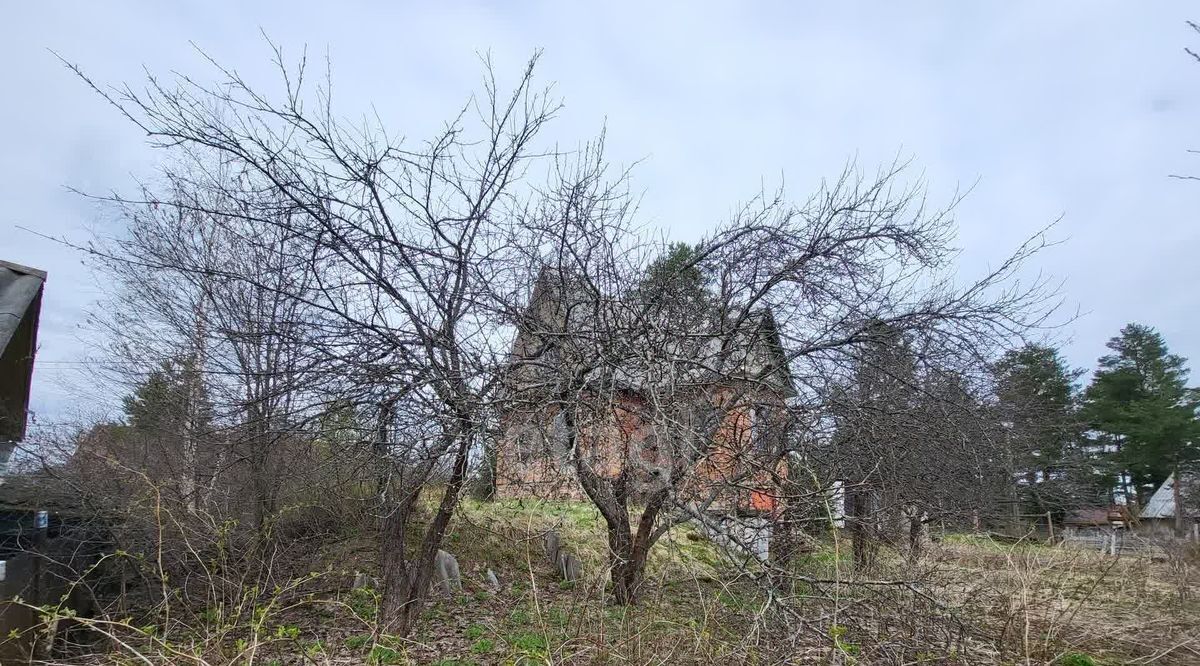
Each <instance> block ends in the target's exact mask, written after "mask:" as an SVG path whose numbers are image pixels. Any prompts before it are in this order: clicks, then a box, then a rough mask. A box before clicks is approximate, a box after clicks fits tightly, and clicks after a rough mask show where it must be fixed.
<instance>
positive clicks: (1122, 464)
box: [1085, 324, 1200, 504]
mask: <svg viewBox="0 0 1200 666" xmlns="http://www.w3.org/2000/svg"><path fill="white" fill-rule="evenodd" d="M1107 346H1108V348H1109V349H1111V350H1112V351H1113V353H1112V354H1109V355H1107V356H1104V357H1102V358H1101V359H1100V367H1099V369H1098V370H1096V374H1095V376H1094V377H1093V379H1092V384H1091V386H1089V387H1088V389H1087V392H1086V393H1085V401H1086V415H1087V417H1088V421H1089V423H1090V425H1091V427H1092V428H1093V429H1094V430H1096V431H1097V432H1098V433H1099V437H1100V438H1101V442H1102V443H1104V444H1105V445H1106V449H1107V451H1108V454H1109V459H1110V461H1111V464H1112V467H1113V470H1114V472H1116V473H1117V474H1118V475H1119V479H1120V480H1119V483H1120V485H1121V486H1122V490H1123V491H1124V492H1125V493H1126V496H1127V497H1129V498H1130V499H1131V500H1134V501H1136V502H1137V503H1138V504H1144V503H1145V501H1146V500H1147V499H1148V498H1149V496H1150V494H1151V493H1152V492H1153V490H1154V488H1155V487H1157V486H1158V485H1159V484H1161V483H1162V482H1163V481H1164V480H1165V479H1166V477H1167V475H1169V474H1173V473H1174V474H1176V475H1177V477H1176V478H1178V473H1179V472H1181V471H1185V470H1187V469H1189V468H1191V467H1193V466H1195V465H1196V463H1197V461H1198V460H1200V448H1198V447H1197V445H1196V444H1197V442H1196V437H1197V434H1200V433H1198V430H1197V420H1196V409H1197V407H1198V406H1200V400H1198V397H1200V396H1198V394H1197V391H1196V390H1195V389H1191V388H1188V387H1187V386H1186V381H1187V374H1188V370H1187V367H1186V365H1185V364H1186V362H1187V361H1186V359H1184V358H1183V357H1181V356H1177V355H1175V354H1172V353H1170V352H1169V351H1168V349H1167V345H1166V343H1165V342H1164V341H1163V337H1162V335H1161V334H1159V333H1158V332H1157V331H1155V330H1154V329H1153V328H1151V327H1149V326H1143V325H1141V324H1128V325H1126V326H1125V327H1124V328H1122V329H1121V334H1120V335H1119V336H1117V337H1115V338H1113V339H1111V340H1109V342H1108V345H1107Z"/></svg>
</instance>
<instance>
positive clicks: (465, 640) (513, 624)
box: [73, 501, 1200, 666]
mask: <svg viewBox="0 0 1200 666" xmlns="http://www.w3.org/2000/svg"><path fill="white" fill-rule="evenodd" d="M548 529H555V530H558V531H559V532H560V533H561V534H562V536H563V540H564V543H565V544H566V545H567V546H568V547H569V548H571V549H572V550H573V551H575V552H576V553H577V554H578V555H579V556H580V558H581V559H582V560H583V562H584V564H585V568H584V569H585V576H584V579H583V580H581V581H579V582H578V583H577V584H575V585H563V584H560V583H559V581H558V579H557V576H556V575H555V572H554V570H553V568H552V567H551V566H550V564H549V563H548V562H547V561H546V560H545V557H544V555H543V553H542V540H541V536H542V534H544V532H545V531H546V530H548ZM846 546H848V544H846V543H844V542H841V541H840V540H837V539H832V540H829V541H827V542H826V543H825V544H824V545H823V546H822V548H821V549H819V550H818V551H816V552H814V553H811V554H809V555H807V556H804V557H800V558H798V560H797V562H796V563H795V568H796V573H797V574H798V575H799V576H800V577H803V578H798V579H797V581H796V582H795V583H794V584H793V585H792V586H791V589H790V590H789V591H788V592H787V593H784V592H781V591H778V590H776V591H768V590H767V589H765V588H764V587H763V586H762V585H759V584H757V583H756V582H755V581H754V580H753V579H754V578H755V574H754V573H753V572H750V573H747V572H744V571H741V570H739V569H738V568H737V567H736V566H734V565H733V563H732V562H730V561H728V560H727V559H726V558H725V556H723V555H722V553H721V552H720V551H719V550H717V549H716V548H715V547H714V546H712V544H710V543H709V542H708V541H707V540H705V539H704V538H702V537H700V536H699V535H698V534H696V533H695V532H694V531H693V530H691V529H690V528H681V529H678V530H676V531H674V532H672V533H671V534H670V535H669V537H668V538H665V539H664V540H663V541H662V542H660V543H659V544H658V545H657V546H656V547H655V549H654V551H653V553H652V556H651V560H650V566H649V572H648V580H647V582H646V592H645V596H644V600H643V602H642V603H641V604H640V605H638V606H637V607H633V608H621V607H616V606H613V605H612V604H611V603H610V602H609V601H608V599H607V597H608V595H607V592H606V589H605V588H606V571H605V567H604V562H605V539H604V529H603V523H602V521H601V520H600V517H599V516H598V514H597V513H596V512H595V510H594V509H593V508H592V507H591V506H589V505H586V504H582V503H571V502H531V501H525V502H516V501H506V502H496V503H489V504H483V503H478V502H474V501H467V502H464V504H463V506H462V507H461V510H460V511H459V513H458V515H457V516H456V518H455V520H454V523H453V524H452V526H451V530H450V532H449V533H448V535H447V540H446V544H445V547H446V549H447V550H449V551H451V552H453V553H454V554H455V555H456V556H457V557H458V559H459V562H460V565H461V568H462V573H463V579H464V580H463V582H464V590H463V592H462V594H460V595H456V596H455V597H454V598H452V599H445V598H438V599H435V600H434V601H433V602H432V603H431V604H430V605H429V607H428V608H427V611H426V615H425V621H424V622H423V623H421V625H420V627H419V629H418V631H417V633H416V634H415V635H414V636H413V637H412V638H410V639H407V640H401V639H397V638H393V637H388V636H379V637H378V638H375V637H376V635H377V634H376V623H375V619H376V618H375V616H376V612H377V603H378V595H377V593H375V592H374V591H373V590H370V589H358V590H355V589H351V588H352V581H353V580H354V576H355V574H356V573H357V572H367V573H374V568H375V561H376V546H375V541H374V535H373V534H371V533H370V531H369V530H364V531H363V532H362V533H361V534H358V535H353V534H351V535H350V536H343V537H342V538H339V539H336V540H331V541H329V542H327V544H326V546H325V548H324V550H322V551H319V552H314V553H312V554H308V553H306V554H305V555H306V556H307V557H306V558H303V559H304V560H306V561H308V562H309V563H311V564H312V566H313V569H315V572H304V571H297V572H296V577H295V580H296V581H297V582H296V583H295V584H294V585H285V586H283V588H281V589H279V590H275V591H274V592H273V593H268V594H266V595H262V594H260V595H259V596H257V597H255V598H254V600H253V601H252V602H248V603H250V605H249V606H247V607H246V608H243V609H241V610H240V611H239V613H238V614H237V615H233V614H230V613H229V612H228V609H225V610H224V611H223V612H221V613H215V614H214V613H213V611H214V609H195V610H196V612H195V613H194V614H193V617H196V618H202V621H196V622H194V623H193V624H192V626H190V627H186V628H184V629H182V630H181V629H178V628H177V629H176V630H175V631H173V633H171V634H170V635H169V636H166V635H163V634H162V631H161V629H160V630H158V633H157V634H154V631H155V629H154V628H153V627H145V626H141V624H142V622H141V621H140V620H139V621H134V622H131V623H124V624H122V623H120V622H117V623H116V624H112V625H108V626H106V627H105V628H106V630H107V631H108V632H109V633H110V634H111V635H113V636H114V637H116V638H120V639H121V640H122V641H123V642H124V644H125V647H124V648H122V649H120V650H115V651H114V652H113V653H110V654H106V655H98V654H96V653H93V654H91V655H90V656H88V657H86V658H80V659H78V660H76V661H75V662H73V663H150V664H176V663H192V664H196V665H197V666H204V665H206V664H225V663H239V664H247V663H255V664H269V665H280V666H282V665H284V664H314V665H333V664H362V663H372V664H441V665H442V666H449V665H450V664H458V665H460V666H462V665H465V664H479V665H484V664H558V663H572V664H576V663H578V664H593V663H595V664H678V663H696V664H700V663H705V664H709V663H718V664H724V663H756V664H776V663H796V664H801V663H805V664H807V663H822V664H829V663H834V664H851V663H857V664H873V663H897V664H918V663H920V664H981V663H1006V664H1042V663H1059V664H1064V665H1066V664H1072V665H1073V666H1080V665H1083V664H1088V663H1094V664H1148V663H1157V664H1192V663H1200V602H1198V599H1200V595H1198V594H1196V591H1197V590H1195V589H1194V588H1195V583H1194V582H1193V581H1192V580H1191V578H1189V574H1190V567H1191V565H1190V564H1188V563H1187V562H1186V561H1184V560H1180V561H1171V562H1151V561H1149V560H1146V559H1135V558H1111V557H1106V556H1104V555H1101V554H1099V553H1093V552H1085V551H1075V550H1067V549H1062V548H1057V547H1049V546H1045V545H1042V544H1035V543H1020V544H1001V543H997V542H994V541H991V540H988V539H986V538H978V537H962V536H960V537H948V538H946V539H943V540H942V541H941V542H940V543H938V544H935V545H934V546H933V547H932V548H930V549H929V551H928V553H927V556H926V557H925V558H923V559H922V561H921V562H919V563H918V564H916V565H910V564H909V563H907V562H905V561H904V560H903V559H901V558H900V557H898V556H896V555H895V554H890V553H887V552H885V553H883V554H882V557H881V559H880V562H879V564H878V566H877V567H876V568H875V569H874V570H872V571H870V572H866V573H862V574H855V573H854V572H852V571H851V567H850V565H849V553H848V552H847V550H848V549H847V548H846ZM292 564H293V566H294V565H295V561H293V563H292ZM488 568H491V569H493V570H495V571H496V573H497V574H498V575H499V577H500V578H501V582H502V590H501V591H500V592H499V593H496V594H493V593H490V592H488V590H487V588H486V585H485V583H484V580H485V572H486V570H487V569H488ZM829 581H835V582H832V583H831V582H829ZM864 581H866V582H869V583H870V584H864ZM884 583H886V584H884ZM249 598H250V597H248V599H249ZM139 627H140V628H139ZM146 629H149V634H148V633H147V631H145V630H146ZM113 645H115V644H112V643H110V646H113ZM118 647H119V646H118ZM135 653H136V654H137V655H140V656H134V655H135ZM1084 656H1086V658H1087V659H1090V660H1091V661H1087V660H1086V659H1084ZM143 657H144V659H143ZM1072 659H1074V660H1075V661H1072Z"/></svg>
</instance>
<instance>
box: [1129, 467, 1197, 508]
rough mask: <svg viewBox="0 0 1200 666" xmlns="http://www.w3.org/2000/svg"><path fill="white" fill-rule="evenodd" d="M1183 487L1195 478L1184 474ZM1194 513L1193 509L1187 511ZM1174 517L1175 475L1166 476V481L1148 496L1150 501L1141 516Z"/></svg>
mask: <svg viewBox="0 0 1200 666" xmlns="http://www.w3.org/2000/svg"><path fill="white" fill-rule="evenodd" d="M1184 479H1185V481H1184V487H1185V488H1186V487H1188V485H1190V484H1191V483H1192V482H1194V481H1195V480H1196V479H1193V478H1192V477H1191V476H1184ZM1188 513H1189V514H1195V511H1190V512H1188ZM1174 517H1175V475H1174V474H1172V475H1170V476H1168V477H1167V480H1166V481H1163V484H1162V485H1161V486H1159V487H1158V490H1156V491H1154V494H1153V495H1151V496H1150V501H1149V502H1147V503H1146V506H1145V507H1144V508H1143V509H1142V518H1174Z"/></svg>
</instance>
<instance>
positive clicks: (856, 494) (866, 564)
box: [847, 488, 876, 571]
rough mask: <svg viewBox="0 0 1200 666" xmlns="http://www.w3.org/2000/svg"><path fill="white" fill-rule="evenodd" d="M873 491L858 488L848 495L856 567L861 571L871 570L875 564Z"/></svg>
mask: <svg viewBox="0 0 1200 666" xmlns="http://www.w3.org/2000/svg"><path fill="white" fill-rule="evenodd" d="M872 499H873V496H872V494H871V491H869V490H866V489H863V488H858V489H855V490H853V491H852V492H849V493H847V500H848V502H847V504H849V509H850V510H849V514H850V521H849V523H850V538H851V543H852V546H853V550H854V567H855V569H857V570H859V571H863V570H866V569H869V568H871V565H872V564H873V563H874V562H875V548H876V544H875V534H874V530H873V529H871V524H870V523H871V521H872V520H873V514H874V511H873V507H872V506H871V505H872V501H871V500H872Z"/></svg>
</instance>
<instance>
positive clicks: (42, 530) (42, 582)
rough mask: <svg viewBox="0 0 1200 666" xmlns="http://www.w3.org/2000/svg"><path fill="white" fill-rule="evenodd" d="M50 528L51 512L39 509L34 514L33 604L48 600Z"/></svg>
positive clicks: (37, 604) (36, 604)
mask: <svg viewBox="0 0 1200 666" xmlns="http://www.w3.org/2000/svg"><path fill="white" fill-rule="evenodd" d="M49 529H50V513H49V512H47V511H44V510H39V511H36V512H34V514H33V581H32V582H33V594H32V595H31V596H32V601H33V605H35V606H40V605H41V604H42V603H44V602H45V601H47V600H46V599H43V597H45V596H47V595H46V576H45V573H46V562H45V557H46V534H47V532H48V531H49Z"/></svg>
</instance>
